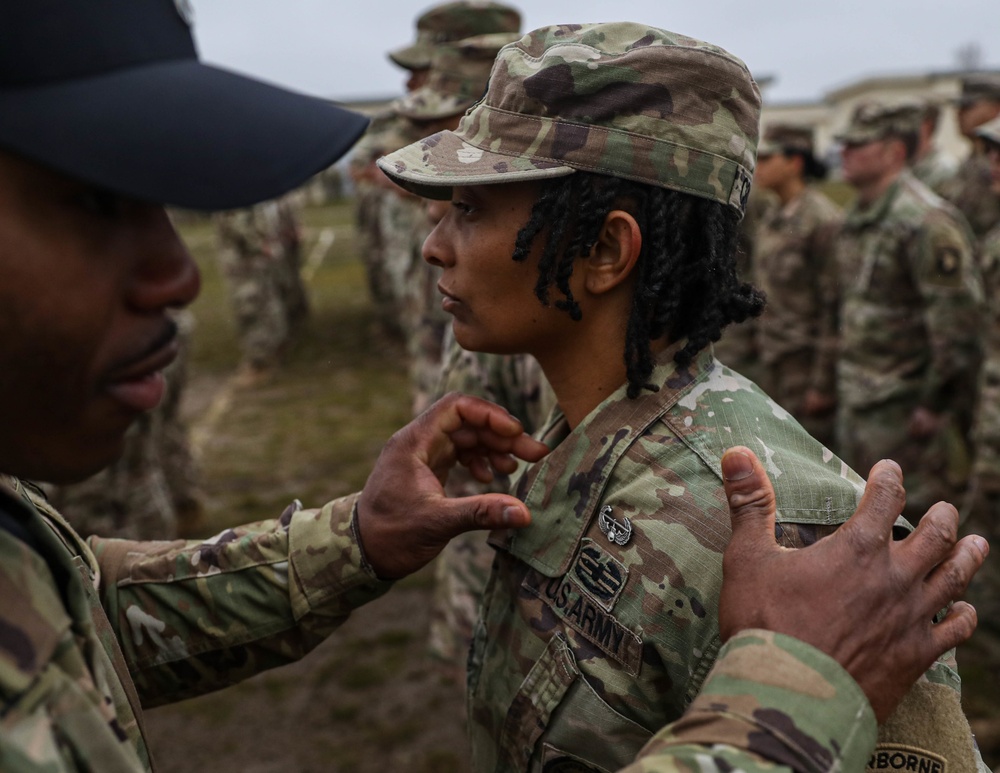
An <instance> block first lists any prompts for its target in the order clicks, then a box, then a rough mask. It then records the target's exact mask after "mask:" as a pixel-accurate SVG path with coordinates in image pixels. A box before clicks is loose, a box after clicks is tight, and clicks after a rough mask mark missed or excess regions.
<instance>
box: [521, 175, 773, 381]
mask: <svg viewBox="0 0 1000 773" xmlns="http://www.w3.org/2000/svg"><path fill="white" fill-rule="evenodd" d="M613 209H622V210H625V211H627V212H629V213H630V214H631V215H632V216H633V217H635V219H636V221H637V222H638V224H639V228H640V230H641V231H642V249H641V251H640V253H639V259H638V261H637V271H638V272H639V273H638V275H637V277H636V280H637V281H636V284H635V294H634V296H633V300H632V311H631V313H630V315H629V320H628V327H627V330H626V334H625V352H624V357H625V367H626V373H627V376H628V396H629V397H630V398H636V397H638V396H639V393H640V392H641V391H642V390H643V389H649V390H651V391H654V392H655V391H656V390H657V389H658V387H657V386H655V385H653V384H650V383H648V381H649V376H650V374H651V373H652V372H653V354H652V352H651V351H650V346H649V343H650V341H652V340H654V339H657V338H660V337H662V336H664V335H669V336H670V338H671V339H673V340H678V339H681V338H686V339H687V343H686V344H685V345H684V346H683V347H682V348H681V349H679V350H678V351H677V353H676V354H675V355H674V360H675V361H676V362H677V364H678V365H679V366H681V367H684V366H686V365H688V364H690V362H691V360H692V359H693V358H694V356H695V354H697V353H698V352H699V351H700V350H701V349H703V348H704V347H705V346H707V345H708V344H709V342H713V341H718V340H719V337H720V336H721V335H722V330H723V328H725V327H726V325H728V324H729V323H731V322H742V321H744V320H745V319H748V318H750V317H756V316H758V315H759V314H760V313H761V312H762V311H763V310H764V296H763V294H762V293H761V292H760V291H758V290H757V289H755V288H754V287H753V286H752V285H750V284H747V283H744V282H740V281H739V280H738V279H737V276H736V263H735V254H736V247H737V236H738V233H739V216H738V215H737V213H736V210H735V209H733V208H732V207H729V206H726V205H723V204H720V203H717V202H714V201H710V200H708V199H704V198H701V197H698V196H693V195H691V194H687V193H681V192H679V191H674V190H668V189H665V188H659V187H655V186H652V185H645V184H642V183H636V182H632V181H630V180H624V179H621V178H618V177H607V176H604V175H598V174H593V173H590V172H575V173H573V174H571V175H567V176H566V177H560V178H557V179H554V180H549V181H546V182H544V183H543V184H542V190H541V193H540V194H539V197H538V200H537V201H536V202H535V204H534V206H533V207H532V210H531V216H530V217H529V219H528V222H527V224H525V226H524V227H523V228H521V230H520V231H519V232H518V234H517V239H516V241H515V243H514V255H513V258H514V260H518V261H523V260H525V259H526V258H527V257H528V254H529V252H530V251H531V247H532V244H533V243H534V241H535V238H536V237H537V236H539V234H542V233H543V232H544V238H545V244H544V248H543V251H542V256H541V260H540V262H539V264H538V282H537V283H536V284H535V295H536V296H538V299H539V300H540V301H541V302H542V303H543V304H545V305H546V306H548V305H549V290H550V288H551V287H552V285H553V284H554V285H555V286H556V288H557V289H558V290H559V292H560V293H562V295H563V296H564V297H563V298H561V299H559V300H557V301H556V302H555V306H556V308H558V309H562V310H564V311H566V312H567V313H568V314H569V315H570V317H571V318H572V319H574V320H579V319H580V317H581V314H582V313H581V311H580V306H579V304H578V303H577V302H576V300H575V299H574V298H573V293H572V291H571V290H570V287H569V278H570V276H571V275H572V274H573V261H574V260H575V259H576V258H578V257H587V256H588V255H590V250H591V249H592V248H593V246H594V244H595V243H596V242H597V238H598V236H599V235H600V232H601V227H602V226H603V225H604V220H605V218H606V217H607V214H608V213H609V212H610V211H611V210H613Z"/></svg>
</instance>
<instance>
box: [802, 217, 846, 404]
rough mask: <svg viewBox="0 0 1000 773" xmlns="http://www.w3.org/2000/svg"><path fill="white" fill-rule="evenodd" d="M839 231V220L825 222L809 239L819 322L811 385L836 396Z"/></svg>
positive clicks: (818, 390)
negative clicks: (814, 269)
mask: <svg viewBox="0 0 1000 773" xmlns="http://www.w3.org/2000/svg"><path fill="white" fill-rule="evenodd" d="M839 232H840V222H839V221H835V222H830V223H824V224H822V225H820V226H819V227H818V228H817V229H816V231H815V232H814V233H813V236H812V239H811V240H810V241H811V244H810V248H811V250H812V253H813V261H814V266H815V268H816V298H817V301H818V308H817V312H818V313H819V320H818V324H817V329H816V334H817V335H816V355H815V358H814V359H813V366H812V373H811V374H810V378H809V385H810V386H811V387H812V388H813V389H815V390H816V391H817V392H819V393H820V394H823V395H834V394H836V392H837V347H838V332H837V331H838V325H839V323H838V309H839V305H840V288H839V284H838V278H837V257H836V253H835V252H834V250H835V248H836V243H837V234H838V233H839Z"/></svg>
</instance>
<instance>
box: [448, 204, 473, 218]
mask: <svg viewBox="0 0 1000 773" xmlns="http://www.w3.org/2000/svg"><path fill="white" fill-rule="evenodd" d="M451 205H452V206H453V207H454V208H455V209H457V210H458V211H459V212H461V213H462V214H463V215H471V214H472V212H473V210H474V208H473V206H472V205H471V204H467V203H466V202H464V201H453V202H451Z"/></svg>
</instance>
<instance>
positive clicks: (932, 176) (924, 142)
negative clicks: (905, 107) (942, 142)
mask: <svg viewBox="0 0 1000 773" xmlns="http://www.w3.org/2000/svg"><path fill="white" fill-rule="evenodd" d="M940 117H941V106H940V105H938V103H937V102H934V101H931V100H928V101H927V102H925V103H924V105H923V117H922V118H921V119H920V133H919V134H918V135H917V152H916V155H915V156H914V159H913V163H912V164H911V166H910V171H911V172H913V176H914V177H916V178H917V179H918V180H920V182H922V183H923V184H924V185H926V186H927V187H928V188H930V189H931V190H932V191H934V192H935V193H937V194H940V193H941V191H942V190H943V189H944V185H945V184H946V183H947V182H948V181H949V180H950V179H951V178H952V177H954V176H955V173H956V172H957V171H958V165H957V164H956V163H955V160H954V159H953V158H951V157H950V156H948V155H946V154H945V153H944V152H942V151H941V149H940V148H938V147H937V146H936V145H935V144H934V133H935V132H936V131H937V126H938V119H939V118H940Z"/></svg>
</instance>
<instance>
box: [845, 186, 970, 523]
mask: <svg viewBox="0 0 1000 773" xmlns="http://www.w3.org/2000/svg"><path fill="white" fill-rule="evenodd" d="M837 261H838V266H839V270H840V280H841V304H840V326H841V327H840V330H841V339H840V355H839V359H838V363H837V381H838V383H837V397H838V418H837V422H838V427H837V432H838V435H837V440H838V450H839V451H840V453H841V454H842V455H843V456H844V458H845V460H846V461H847V462H848V463H849V464H851V465H853V466H854V467H855V468H857V469H860V470H868V469H869V468H870V467H871V465H872V464H874V463H875V462H876V461H878V460H879V459H883V458H890V459H894V460H896V461H897V462H899V464H900V466H902V468H903V470H904V472H905V473H906V478H905V481H904V482H905V486H906V491H907V504H908V506H912V507H913V508H914V509H915V510H914V511H919V513H920V514H922V513H923V512H924V511H925V510H926V509H927V507H929V506H930V505H931V504H933V503H934V502H936V501H938V500H940V499H948V500H950V499H953V498H954V496H955V494H956V491H961V490H962V488H964V485H965V480H964V477H963V471H964V475H967V474H968V456H967V453H968V450H967V448H966V447H965V437H964V433H965V431H966V428H967V427H968V425H969V423H970V408H971V405H972V403H973V399H974V398H973V395H974V391H975V383H976V376H977V372H978V367H979V360H980V336H981V329H982V324H981V323H982V312H983V300H984V295H983V286H982V278H981V275H980V272H979V268H978V266H977V265H976V261H975V259H974V254H973V249H972V239H971V234H970V233H969V230H968V227H967V225H966V224H965V222H964V221H963V219H962V218H961V216H960V215H959V214H958V213H957V212H956V211H955V209H954V208H953V207H952V206H950V205H948V204H947V203H945V202H944V201H942V200H941V199H940V198H939V197H938V196H936V195H935V194H934V193H932V192H931V191H930V190H929V189H928V188H927V187H925V186H924V185H923V184H921V183H919V182H917V181H916V180H915V179H914V178H913V177H912V176H911V175H910V174H909V173H903V174H902V175H901V176H900V177H899V179H898V180H897V181H896V182H894V183H893V184H892V185H891V186H890V188H889V189H888V190H887V191H886V192H885V193H884V194H883V195H882V196H881V197H880V198H879V199H877V200H876V201H874V202H873V203H872V204H871V205H870V206H869V207H867V208H866V209H863V210H862V209H858V208H854V209H852V210H851V211H850V212H848V213H847V217H846V219H845V221H844V228H843V231H842V232H841V237H840V239H839V240H838V242H837ZM918 407H920V408H926V409H928V410H930V411H933V412H935V413H937V414H940V415H941V416H943V417H944V419H945V421H946V422H947V423H946V424H945V425H944V427H943V428H942V429H941V430H940V431H938V432H937V433H936V434H935V435H934V436H932V437H930V438H923V439H920V440H914V439H911V438H910V437H909V434H908V431H907V422H908V421H909V418H910V416H911V414H912V413H913V411H914V410H915V409H916V408H918ZM963 460H964V461H963ZM948 484H950V486H949V485H948Z"/></svg>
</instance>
